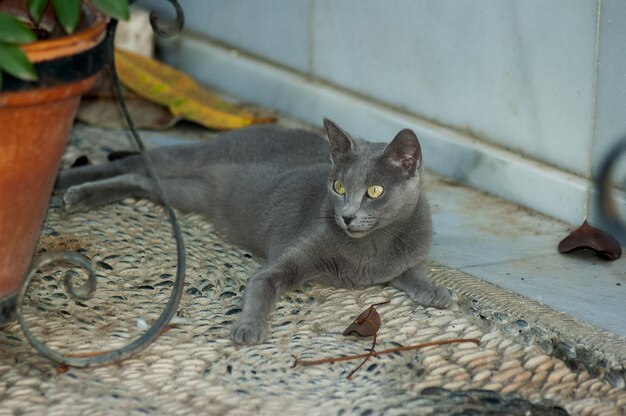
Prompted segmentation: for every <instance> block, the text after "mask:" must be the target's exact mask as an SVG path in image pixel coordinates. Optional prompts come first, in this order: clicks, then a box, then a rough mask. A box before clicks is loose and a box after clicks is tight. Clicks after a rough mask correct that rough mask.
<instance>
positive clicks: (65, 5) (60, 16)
mask: <svg viewBox="0 0 626 416" xmlns="http://www.w3.org/2000/svg"><path fill="white" fill-rule="evenodd" d="M80 1H81V0H53V2H52V4H53V5H54V12H55V13H56V15H57V20H58V21H59V23H60V24H61V26H63V29H64V30H65V33H68V34H69V33H74V31H75V30H76V26H77V25H78V18H79V16H80Z"/></svg>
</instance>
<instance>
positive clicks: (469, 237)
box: [144, 121, 626, 336]
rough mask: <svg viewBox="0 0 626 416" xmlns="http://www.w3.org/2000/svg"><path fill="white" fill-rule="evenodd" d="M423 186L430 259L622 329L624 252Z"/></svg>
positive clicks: (462, 191)
mask: <svg viewBox="0 0 626 416" xmlns="http://www.w3.org/2000/svg"><path fill="white" fill-rule="evenodd" d="M281 123H283V124H295V125H298V123H295V122H290V121H281ZM204 134H205V133H204V132H202V131H201V130H196V129H193V128H191V129H184V128H183V129H176V130H175V131H170V132H166V133H155V132H151V133H145V134H144V137H145V138H146V140H147V141H148V142H150V143H152V144H158V145H171V144H176V143H181V142H183V141H193V140H196V139H197V138H199V137H200V136H203V135H204ZM426 186H427V187H428V195H429V199H430V204H431V208H432V214H433V221H434V226H435V238H434V244H433V248H432V252H431V258H432V260H433V261H435V262H437V263H440V264H443V265H445V266H449V267H452V268H455V269H458V270H461V271H464V272H466V273H469V274H472V275H474V276H477V277H480V278H482V279H485V280H487V281H489V282H491V283H494V284H497V285H499V286H501V287H504V288H507V289H510V290H513V291H515V292H517V293H519V294H522V295H524V296H527V297H529V298H532V299H534V300H537V301H540V302H543V303H545V304H547V305H550V306H552V307H555V308H557V309H559V310H562V311H564V312H566V313H568V314H570V315H572V316H574V317H575V318H578V319H581V320H584V321H587V322H589V323H591V324H594V325H596V326H599V327H601V328H604V329H607V330H609V331H612V332H614V333H617V334H619V335H622V336H626V259H624V258H621V259H619V260H617V261H614V262H607V261H604V260H601V259H600V258H598V257H596V256H595V255H593V254H591V253H583V252H580V253H577V254H571V255H563V254H560V253H559V252H558V251H557V245H558V243H559V241H560V240H561V239H563V238H564V237H565V236H567V235H568V234H569V232H570V231H571V230H573V229H574V226H571V225H568V224H566V223H563V222H561V221H558V220H554V219H552V218H550V217H547V216H544V215H541V214H538V213H536V212H533V211H529V210H526V209H524V208H521V207H519V206H517V205H515V204H512V203H509V202H507V201H504V200H502V199H499V198H496V197H493V196H490V195H487V194H485V193H483V192H480V191H476V190H474V189H472V188H468V187H465V186H459V185H458V184H456V183H454V182H451V181H447V180H446V179H444V178H442V177H440V176H437V175H434V174H429V175H428V176H427V180H426Z"/></svg>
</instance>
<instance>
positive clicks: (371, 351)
mask: <svg viewBox="0 0 626 416" xmlns="http://www.w3.org/2000/svg"><path fill="white" fill-rule="evenodd" d="M375 347H376V334H374V339H373V340H372V348H370V352H369V354H367V357H365V359H364V360H363V361H362V362H361V364H359V365H358V366H357V367H356V368H355V369H354V370H352V371H351V372H350V374H348V377H346V378H347V379H348V380H351V379H352V376H353V375H354V373H356V372H357V371H359V368H361V367H363V365H364V364H365V363H366V362H367V360H369V359H370V357H371V356H372V355H373V354H374V353H375V352H376V351H374V348H375Z"/></svg>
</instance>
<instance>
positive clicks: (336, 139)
mask: <svg viewBox="0 0 626 416" xmlns="http://www.w3.org/2000/svg"><path fill="white" fill-rule="evenodd" d="M324 128H325V129H326V135H327V136H328V142H329V143H330V158H331V160H333V161H335V160H336V159H337V158H338V157H340V156H342V155H346V154H348V153H350V152H352V150H354V141H353V140H352V138H351V137H350V135H349V134H348V133H346V132H345V131H343V129H342V128H341V127H339V126H338V125H336V124H335V123H334V122H332V121H330V120H329V119H327V118H325V119H324Z"/></svg>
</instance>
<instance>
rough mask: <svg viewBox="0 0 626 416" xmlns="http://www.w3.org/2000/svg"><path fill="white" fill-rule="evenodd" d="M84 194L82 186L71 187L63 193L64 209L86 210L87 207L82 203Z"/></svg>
mask: <svg viewBox="0 0 626 416" xmlns="http://www.w3.org/2000/svg"><path fill="white" fill-rule="evenodd" d="M82 194H83V192H82V190H81V188H80V186H72V187H70V188H69V189H68V190H67V191H66V192H65V194H64V195H63V209H65V211H67V212H81V211H86V210H87V207H86V206H84V204H83V203H82V200H83V195H82Z"/></svg>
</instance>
